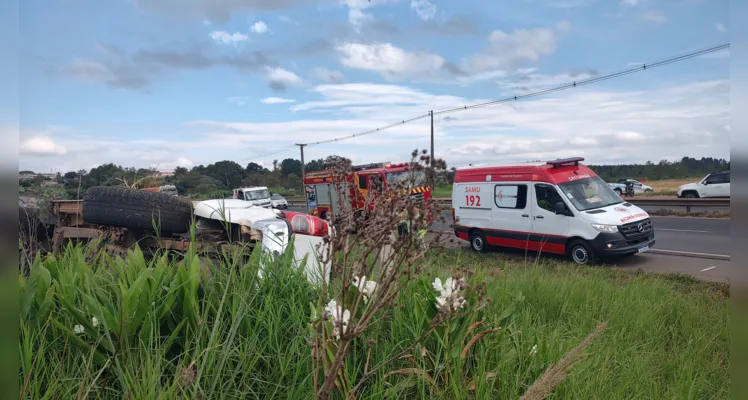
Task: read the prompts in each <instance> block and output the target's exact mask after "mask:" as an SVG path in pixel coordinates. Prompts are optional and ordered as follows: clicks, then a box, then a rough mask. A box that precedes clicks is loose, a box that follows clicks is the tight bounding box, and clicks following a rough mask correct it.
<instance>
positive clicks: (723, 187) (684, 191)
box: [678, 171, 730, 199]
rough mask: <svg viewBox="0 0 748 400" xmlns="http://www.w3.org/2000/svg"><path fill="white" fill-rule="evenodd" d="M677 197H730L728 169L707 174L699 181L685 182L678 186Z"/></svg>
mask: <svg viewBox="0 0 748 400" xmlns="http://www.w3.org/2000/svg"><path fill="white" fill-rule="evenodd" d="M678 197H680V198H686V199H698V198H701V197H730V171H726V172H715V173H712V174H709V175H707V176H706V177H705V178H704V179H702V180H701V182H698V183H687V184H685V185H683V186H681V187H680V188H678Z"/></svg>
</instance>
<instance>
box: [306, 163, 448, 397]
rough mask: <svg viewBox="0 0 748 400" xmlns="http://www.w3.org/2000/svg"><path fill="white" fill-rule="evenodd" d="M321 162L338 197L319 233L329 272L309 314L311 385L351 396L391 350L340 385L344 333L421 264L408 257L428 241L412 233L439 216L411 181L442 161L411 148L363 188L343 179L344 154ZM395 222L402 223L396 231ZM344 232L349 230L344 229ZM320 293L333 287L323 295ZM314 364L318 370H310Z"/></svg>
mask: <svg viewBox="0 0 748 400" xmlns="http://www.w3.org/2000/svg"><path fill="white" fill-rule="evenodd" d="M329 167H330V169H332V170H333V177H332V179H333V185H335V188H336V190H337V192H338V193H340V194H341V195H340V198H341V200H340V204H337V209H338V212H336V213H335V215H330V216H328V219H329V221H330V223H331V225H332V226H333V228H334V232H336V233H335V234H333V235H332V236H330V237H327V238H326V239H325V243H324V244H325V246H323V247H320V252H318V253H319V254H320V255H319V258H320V261H321V265H328V263H329V265H331V268H332V271H331V275H332V277H333V280H332V281H331V284H330V287H327V284H326V283H323V287H322V291H321V293H322V294H321V298H320V299H319V300H320V301H319V304H318V307H324V306H325V305H327V309H328V311H327V312H326V313H325V312H323V313H322V315H320V318H321V320H320V321H312V335H313V336H314V337H312V338H311V341H310V346H311V348H312V354H313V356H314V362H315V379H314V381H315V392H316V397H317V398H321V399H328V398H329V397H330V395H331V393H332V391H333V389H334V388H335V387H338V389H339V390H341V391H342V392H343V393H341V394H342V395H343V396H345V397H349V396H351V397H352V396H354V395H355V393H356V391H357V390H358V389H359V388H360V387H361V385H362V384H363V381H364V380H366V379H367V378H368V377H370V376H371V375H373V374H374V373H375V372H376V371H377V370H379V369H380V368H381V367H383V366H384V365H386V364H388V363H390V362H392V361H394V360H395V359H396V358H397V357H393V359H392V360H388V361H386V362H384V363H383V364H380V365H378V366H373V367H372V368H369V366H368V364H367V368H366V371H365V372H364V375H363V376H362V377H361V378H360V380H359V381H358V383H357V384H356V385H355V386H354V388H353V389H352V390H350V393H349V392H348V389H347V386H348V385H347V383H348V382H344V381H345V380H346V378H345V377H344V376H341V367H342V366H343V364H344V362H345V358H346V354H347V353H348V351H349V349H350V346H351V343H352V341H353V340H354V339H355V338H357V337H360V336H361V335H362V333H363V332H364V331H365V330H366V329H367V328H368V327H369V326H370V325H371V323H372V322H373V320H374V318H375V316H376V315H377V314H378V313H379V311H380V310H382V309H386V308H390V307H392V306H393V303H394V302H395V300H396V299H397V296H398V293H399V292H400V291H401V290H402V289H403V287H404V286H405V285H406V284H407V283H408V282H409V281H412V280H413V279H415V278H416V277H417V276H418V274H419V273H420V272H421V268H422V267H416V265H417V264H418V261H419V260H420V259H422V258H423V256H424V255H425V253H426V251H427V250H428V249H429V247H430V245H431V244H430V243H436V241H433V240H432V241H428V242H427V241H425V240H424V238H423V237H422V236H421V235H420V233H423V232H425V231H426V230H427V229H428V227H429V225H430V223H431V222H432V221H433V220H440V221H442V222H444V218H443V216H442V214H443V211H444V208H443V207H442V206H441V205H440V204H439V203H438V202H436V201H433V199H431V200H429V201H424V200H423V195H422V194H421V193H420V192H419V191H414V190H412V189H414V188H417V187H423V186H427V185H428V182H433V180H434V177H435V176H437V174H438V173H439V172H440V171H443V170H444V169H445V168H446V164H445V163H444V162H443V161H442V160H437V161H436V162H434V164H433V165H432V164H431V157H430V156H429V155H428V154H427V152H426V151H425V150H424V151H422V152H420V153H419V152H418V151H414V152H413V153H412V154H411V162H410V164H409V167H408V170H407V171H408V172H407V173H405V174H403V179H399V180H398V181H396V182H393V181H386V182H381V181H378V180H377V179H379V178H378V177H376V178H374V180H371V181H370V184H369V191H368V193H367V194H366V196H364V195H363V194H362V193H361V192H360V191H359V189H358V185H356V182H352V181H349V178H350V176H351V175H352V174H353V169H352V167H351V164H350V161H349V160H346V159H338V160H335V164H334V165H330V166H329ZM351 196H355V197H356V198H358V199H359V200H360V201H362V202H363V207H360V208H358V209H356V208H355V207H351V206H350V200H351ZM403 223H404V224H405V225H406V226H409V229H408V230H407V231H406V232H398V227H399V226H401V225H402V224H403ZM349 232H355V235H352V236H349V235H348V234H347V233H349ZM323 273H324V272H323ZM354 282H355V283H354ZM328 294H333V295H332V296H331V299H329V298H328V297H327V295H328ZM437 318H439V317H437ZM313 319H314V318H313ZM326 320H328V321H329V320H331V321H332V323H333V327H334V328H333V332H328V329H325V325H326V324H325V323H324V322H325V321H326ZM431 325H432V326H433V328H432V329H430V330H429V331H428V332H427V333H425V334H424V336H423V337H425V336H427V334H429V333H430V332H432V331H433V329H435V328H436V326H438V324H437V323H436V322H432V324H431ZM420 340H421V339H419V340H418V341H420ZM418 341H416V342H418ZM415 345H416V343H414V344H413V346H411V347H409V349H406V350H408V351H409V350H412V348H413V347H414V346H415ZM403 353H406V352H405V351H404V352H403ZM403 353H401V355H402V354H403ZM317 371H322V372H323V374H324V375H322V376H318V374H317ZM343 383H346V384H345V385H344V384H343Z"/></svg>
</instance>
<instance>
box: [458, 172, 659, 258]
mask: <svg viewBox="0 0 748 400" xmlns="http://www.w3.org/2000/svg"><path fill="white" fill-rule="evenodd" d="M581 161H584V159H583V158H581V157H576V158H568V159H563V160H553V161H548V162H545V163H542V162H541V163H525V164H519V165H505V166H481V167H467V168H460V169H457V171H456V172H455V178H454V185H453V189H452V215H453V220H454V231H455V235H457V237H459V238H461V239H464V240H468V241H469V242H470V245H471V247H472V248H473V250H476V251H485V250H486V248H487V246H489V245H494V246H503V247H514V248H519V249H525V250H531V251H538V252H549V253H555V254H563V255H567V256H568V257H570V258H571V260H572V261H574V262H575V263H577V264H592V263H595V262H596V261H597V260H599V259H600V258H606V257H612V256H627V255H633V254H637V253H642V252H645V251H647V250H649V249H650V248H651V247H652V246H654V244H655V238H654V229H653V228H652V221H651V219H650V217H649V214H647V213H646V212H645V211H644V210H642V209H640V208H639V207H637V206H635V205H633V204H631V203H628V202H626V201H624V200H623V199H622V198H621V197H620V196H619V195H618V194H616V192H614V191H613V189H611V188H610V186H608V184H607V183H605V182H604V181H603V180H602V179H600V177H598V176H597V175H596V174H595V173H594V172H593V171H592V170H591V169H589V168H587V167H586V166H584V165H582V164H580V162H581Z"/></svg>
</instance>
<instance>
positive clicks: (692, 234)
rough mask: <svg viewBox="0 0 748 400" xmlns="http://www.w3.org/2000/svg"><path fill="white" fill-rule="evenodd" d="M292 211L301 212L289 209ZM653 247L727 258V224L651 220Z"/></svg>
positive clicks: (449, 219) (447, 215)
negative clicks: (653, 235)
mask: <svg viewBox="0 0 748 400" xmlns="http://www.w3.org/2000/svg"><path fill="white" fill-rule="evenodd" d="M291 210H293V211H302V212H304V211H305V210H303V209H300V208H292V209H291ZM444 218H445V219H446V220H447V223H445V224H442V223H440V222H437V223H434V224H433V225H432V226H431V230H434V231H448V230H450V228H449V224H451V222H452V215H451V213H449V212H445V213H444ZM652 223H653V225H654V228H655V238H656V240H657V244H656V245H655V247H654V248H656V249H663V250H673V251H683V252H692V253H704V254H717V255H730V220H729V219H717V218H691V217H685V218H684V217H652Z"/></svg>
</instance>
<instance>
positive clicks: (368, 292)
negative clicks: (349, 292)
mask: <svg viewBox="0 0 748 400" xmlns="http://www.w3.org/2000/svg"><path fill="white" fill-rule="evenodd" d="M352 283H353V286H354V287H355V288H356V289H358V291H359V293H361V294H362V295H363V296H364V304H368V303H369V299H370V298H371V297H372V296H374V291H376V290H377V283H376V282H375V281H367V280H366V275H363V276H361V277H360V278H359V277H358V276H354V277H353V281H352Z"/></svg>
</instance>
